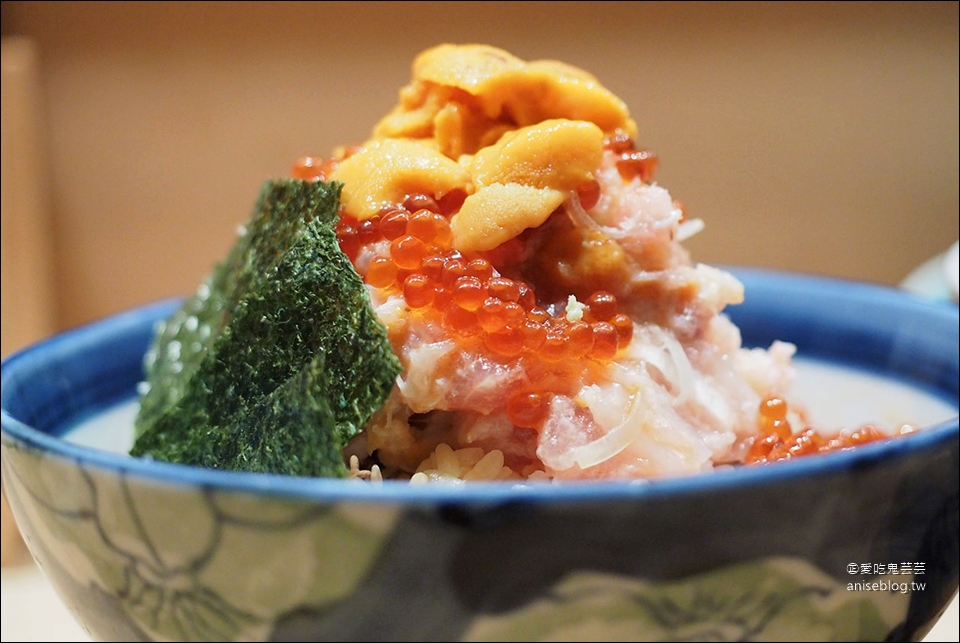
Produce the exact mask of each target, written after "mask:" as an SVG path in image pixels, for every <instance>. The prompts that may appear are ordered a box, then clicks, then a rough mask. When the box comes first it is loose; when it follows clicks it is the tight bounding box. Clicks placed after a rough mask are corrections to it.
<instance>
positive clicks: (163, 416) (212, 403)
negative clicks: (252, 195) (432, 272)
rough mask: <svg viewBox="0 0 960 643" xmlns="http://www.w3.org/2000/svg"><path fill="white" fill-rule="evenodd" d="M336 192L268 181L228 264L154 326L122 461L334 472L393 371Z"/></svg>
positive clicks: (335, 187) (396, 368)
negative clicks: (342, 235)
mask: <svg viewBox="0 0 960 643" xmlns="http://www.w3.org/2000/svg"><path fill="white" fill-rule="evenodd" d="M340 189H341V186H340V185H339V184H336V183H324V182H319V181H317V182H307V181H299V180H293V179H290V180H277V181H269V182H267V183H266V184H265V185H264V186H263V188H262V189H261V191H260V195H259V198H258V200H257V205H256V207H255V209H254V212H253V214H252V216H251V218H250V220H249V222H248V223H247V225H246V226H245V228H244V229H242V231H241V233H240V236H239V238H238V239H237V241H236V243H235V244H234V246H233V248H231V250H230V252H229V254H228V256H227V257H226V259H225V260H224V261H223V262H221V263H220V264H218V265H217V266H216V267H215V268H214V270H213V271H212V272H211V274H210V275H209V276H208V278H207V279H206V280H205V281H204V283H203V284H201V286H200V287H199V288H198V290H197V292H196V293H195V294H194V295H193V296H191V297H189V298H188V299H186V300H185V301H184V303H183V305H182V306H181V307H180V308H179V309H178V310H177V311H176V312H175V313H174V314H173V315H172V316H171V317H170V318H169V319H168V320H166V321H165V322H164V323H163V324H160V325H159V327H158V328H157V330H156V333H155V337H154V340H153V343H152V345H151V347H150V350H149V351H148V353H147V356H146V358H145V362H144V366H145V382H146V384H147V385H148V386H147V389H146V391H145V392H144V393H143V394H142V395H141V398H140V409H139V412H138V415H137V419H136V436H137V437H136V441H135V443H134V446H133V448H132V450H131V455H135V456H149V457H152V458H155V459H158V460H165V461H169V462H178V463H184V464H192V465H199V466H203V467H212V468H217V469H232V470H243V471H256V472H269V473H283V474H290V475H302V476H322V477H343V476H345V475H346V474H347V467H346V465H345V463H344V460H343V455H342V450H343V448H344V446H346V444H347V442H349V441H350V439H351V438H352V437H353V436H355V435H356V434H357V433H359V432H360V431H361V430H362V428H363V426H364V425H365V423H366V422H367V420H368V419H369V418H370V416H371V415H372V414H373V413H374V412H375V411H376V410H378V409H379V408H380V407H381V406H382V404H383V402H384V401H385V400H386V398H387V396H388V395H389V393H390V390H391V388H392V386H393V384H394V381H395V378H396V376H397V375H398V374H399V373H400V362H399V360H398V359H397V357H396V356H395V355H394V354H393V352H392V350H391V347H390V343H389V341H388V339H387V336H386V330H385V329H384V327H383V326H382V325H381V324H380V322H379V321H378V320H377V318H376V314H375V313H374V311H373V309H372V307H371V305H370V301H369V298H368V296H367V292H366V289H365V287H364V285H363V281H362V279H361V278H360V276H359V275H358V274H357V272H356V271H355V269H354V268H353V265H352V264H351V263H350V261H349V259H348V258H347V257H346V255H344V254H343V252H342V251H341V250H340V247H339V245H338V242H337V237H336V233H335V231H334V226H335V224H336V221H337V208H338V207H339V197H340Z"/></svg>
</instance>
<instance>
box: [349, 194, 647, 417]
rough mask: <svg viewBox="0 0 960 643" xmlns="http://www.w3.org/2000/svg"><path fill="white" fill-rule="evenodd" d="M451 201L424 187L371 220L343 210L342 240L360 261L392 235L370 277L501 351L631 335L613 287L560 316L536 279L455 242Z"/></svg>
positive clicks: (577, 352) (544, 354)
mask: <svg viewBox="0 0 960 643" xmlns="http://www.w3.org/2000/svg"><path fill="white" fill-rule="evenodd" d="M444 205H445V204H443V203H442V202H440V203H438V202H437V201H435V200H434V199H432V198H431V197H429V196H425V195H422V194H421V195H415V196H411V197H409V198H408V199H407V200H406V201H405V202H404V203H403V204H402V205H397V206H392V207H387V208H383V209H382V210H381V211H380V212H379V213H378V214H377V215H375V216H373V217H371V218H369V219H366V220H363V221H359V220H357V219H356V218H354V217H352V216H350V215H349V214H343V215H342V217H341V219H340V221H339V223H338V224H337V227H336V232H337V238H338V239H339V241H340V247H341V249H342V250H343V251H344V253H345V254H346V255H347V256H348V257H350V259H351V261H353V262H354V263H355V264H356V259H357V255H358V253H359V251H360V249H361V248H362V247H364V246H367V245H369V244H371V243H378V242H381V241H384V240H385V241H389V242H390V246H389V248H390V249H389V256H384V255H380V256H377V257H375V258H374V259H372V260H371V261H370V263H369V265H368V266H367V268H366V271H365V274H364V278H365V280H366V282H367V283H368V284H370V285H371V286H374V287H375V288H382V289H387V290H392V291H394V292H397V293H399V294H401V295H402V296H403V298H404V300H405V301H406V303H407V305H408V306H410V307H411V308H415V309H428V308H429V309H433V310H434V311H435V312H436V314H437V315H438V316H439V318H440V320H441V323H442V324H443V326H444V327H445V328H446V329H447V330H448V331H450V333H451V334H452V335H454V336H457V337H461V338H473V337H475V338H478V339H481V340H482V341H483V343H484V345H485V346H486V347H487V348H488V349H489V350H490V351H491V352H493V353H495V354H498V355H501V356H505V357H516V356H518V355H521V354H522V353H531V354H533V355H536V356H538V357H539V358H540V359H541V360H543V361H544V362H547V363H556V362H560V361H562V360H566V359H571V358H579V357H592V358H595V359H601V360H605V359H610V358H612V357H613V356H614V355H616V353H617V351H618V350H619V349H620V348H622V347H624V346H625V345H626V344H628V343H629V342H630V339H631V338H632V335H633V322H632V320H631V319H630V318H629V317H627V316H626V315H623V314H621V313H618V312H617V300H616V298H615V297H614V296H613V295H612V294H610V293H608V292H603V291H601V292H596V293H594V294H593V295H592V296H591V297H590V298H588V299H587V301H585V302H583V303H584V306H585V307H584V314H583V316H582V318H581V319H577V320H570V319H568V318H567V316H566V315H552V314H550V313H549V312H548V311H547V310H546V309H545V308H543V307H541V306H539V305H538V304H537V301H536V297H535V294H534V292H533V289H532V288H531V287H530V285H529V284H527V283H526V282H524V281H522V280H518V279H511V278H509V277H505V276H503V275H502V274H500V272H499V271H498V270H497V269H496V268H495V267H494V266H493V265H492V264H491V263H490V261H488V260H487V259H485V258H483V257H480V256H466V255H464V254H463V253H461V252H460V251H458V250H456V249H455V248H452V247H451V245H450V240H451V234H450V221H449V219H448V215H447V213H445V212H444V210H445V207H444ZM448 207H449V206H448ZM520 414H521V415H522V413H520ZM529 424H530V422H529V421H526V422H522V423H518V425H520V426H524V425H529Z"/></svg>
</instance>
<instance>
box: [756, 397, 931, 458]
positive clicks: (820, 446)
mask: <svg viewBox="0 0 960 643" xmlns="http://www.w3.org/2000/svg"><path fill="white" fill-rule="evenodd" d="M787 412H788V408H787V403H786V401H785V400H783V399H782V398H779V397H771V398H768V399H765V400H763V401H762V402H761V403H760V412H759V418H760V432H759V434H758V435H757V436H756V438H754V441H753V444H752V445H751V446H750V449H749V451H748V452H747V456H746V458H745V459H744V463H745V464H762V463H765V462H776V461H778V460H789V459H791V458H796V457H799V456H804V455H810V454H814V453H826V452H828V451H836V450H838V449H845V448H848V447H853V446H857V445H859V444H866V443H868V442H876V441H877V440H883V439H886V438H889V437H892V436H891V435H889V434H887V433H885V432H883V431H881V430H880V429H878V428H876V427H874V426H871V425H869V424H867V425H864V426H861V427H859V428H857V429H855V430H853V431H841V432H840V433H838V434H837V435H835V436H833V437H826V436H824V435H822V434H821V433H820V432H819V431H817V429H815V428H812V427H807V428H805V429H803V430H802V431H799V432H797V433H794V432H793V428H792V427H791V425H790V420H789V419H788V417H787ZM913 431H914V429H913V427H911V426H909V425H903V426H902V427H900V430H899V431H898V434H899V435H906V434H908V433H912V432H913Z"/></svg>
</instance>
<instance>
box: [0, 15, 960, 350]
mask: <svg viewBox="0 0 960 643" xmlns="http://www.w3.org/2000/svg"><path fill="white" fill-rule="evenodd" d="M2 7H3V9H2V30H3V40H4V45H3V46H4V49H3V70H4V72H3V73H4V86H3V329H4V345H3V353H4V354H7V353H8V352H9V350H11V349H12V348H13V347H14V346H15V345H19V344H20V343H22V342H24V341H29V340H30V339H32V338H33V336H34V335H37V334H38V333H40V334H46V333H48V332H52V331H55V330H60V329H63V328H66V327H71V326H75V325H77V324H81V323H85V322H87V321H91V320H93V319H96V318H99V317H102V316H104V315H107V314H110V313H112V312H115V311H118V310H120V309H124V308H127V307H130V306H134V305H137V304H141V303H144V302H148V301H151V300H154V299H157V298H162V297H167V296H171V295H181V294H185V293H188V292H191V291H192V290H193V288H194V287H195V286H196V284H197V283H198V282H199V281H200V280H201V279H202V278H203V276H204V275H205V274H206V273H207V271H208V270H209V269H210V267H211V265H212V263H213V262H215V261H216V260H218V259H219V258H221V257H222V256H223V255H224V254H225V252H226V251H227V249H228V248H229V246H230V245H231V243H232V242H233V239H234V235H235V232H236V228H237V225H238V224H240V223H241V222H243V221H245V220H246V218H247V216H248V215H249V214H250V212H251V209H252V207H253V203H254V200H255V198H256V195H257V192H258V190H259V187H260V185H261V183H262V182H263V181H264V180H266V179H268V178H273V177H277V176H284V175H286V174H287V173H288V172H289V170H290V168H291V166H292V164H293V162H294V161H295V160H296V159H297V158H298V157H299V156H301V155H304V154H315V155H321V156H325V155H327V154H329V152H331V151H332V149H333V147H334V146H336V145H339V144H343V143H353V142H360V141H362V140H364V139H365V138H367V136H368V135H369V134H370V131H371V128H372V127H373V124H374V123H375V122H376V121H377V120H378V119H379V118H380V117H381V116H382V115H384V114H385V113H386V112H387V111H388V110H389V109H390V108H391V107H392V106H393V105H394V104H395V103H396V101H397V92H398V90H399V89H400V87H401V86H403V85H404V84H406V83H407V81H408V80H409V78H410V66H411V62H412V60H413V58H414V56H415V55H416V54H417V53H418V52H420V51H421V50H423V49H424V48H426V47H429V46H432V45H434V44H438V43H440V42H484V43H488V44H492V45H496V46H499V47H502V48H504V49H507V50H508V51H510V52H512V53H514V54H515V55H517V56H519V57H521V58H524V59H537V58H556V59H559V60H562V61H564V62H568V63H571V64H574V65H577V66H580V67H582V68H584V69H586V70H587V71H590V72H591V73H593V74H594V75H596V76H597V77H598V78H599V79H600V81H601V82H602V83H603V84H604V85H606V86H607V87H608V88H609V89H610V90H612V91H613V92H614V93H616V94H618V95H619V96H620V97H621V98H623V99H624V101H625V102H626V103H627V105H628V106H629V108H630V109H631V112H632V114H633V115H634V117H635V119H636V120H637V122H638V124H639V128H640V137H639V139H640V140H639V144H641V145H643V146H645V147H649V148H652V149H653V150H654V151H656V152H657V153H658V154H659V156H660V169H659V172H658V175H657V178H658V181H659V183H660V184H661V185H662V186H664V187H666V188H667V189H668V190H669V191H670V192H671V194H672V195H673V196H674V197H675V198H678V199H680V200H682V201H683V202H684V203H685V204H686V206H687V208H688V210H689V212H690V214H691V215H692V216H696V217H700V218H702V219H704V221H705V222H706V225H707V227H706V230H705V231H704V232H702V233H701V234H699V235H698V236H697V237H695V238H694V239H692V240H691V241H689V242H688V244H687V245H688V247H689V248H690V250H691V252H692V253H693V257H694V259H695V260H699V261H704V262H708V263H720V264H738V265H749V266H762V267H767V268H774V269H785V270H797V271H804V272H813V273H819V274H825V275H831V276H839V277H844V278H852V279H859V280H867V281H873V282H879V283H884V284H897V283H898V282H899V281H900V280H901V279H903V278H904V276H905V275H906V274H907V273H908V272H909V271H910V270H911V269H912V268H914V267H915V266H916V265H917V264H919V263H920V262H921V261H923V260H924V259H926V258H929V257H931V256H933V255H935V254H937V253H939V252H942V251H943V250H945V249H946V248H947V247H948V246H949V245H950V243H951V242H952V241H954V240H956V238H957V236H958V218H957V212H958V116H957V114H958V3H957V2H899V3H898V2H850V3H843V2H826V3H818V2H812V3H811V2H797V3H792V2H745V3H740V2H734V3H727V2H703V3H701V2H505V3H490V2H363V3H360V2H305V3H304V2H119V3H118V2H3V4H2ZM15 327H16V328H20V330H19V331H15ZM8 329H9V330H8ZM14 332H18V334H17V336H16V337H13V338H12V339H9V341H8V337H9V336H10V335H11V333H14Z"/></svg>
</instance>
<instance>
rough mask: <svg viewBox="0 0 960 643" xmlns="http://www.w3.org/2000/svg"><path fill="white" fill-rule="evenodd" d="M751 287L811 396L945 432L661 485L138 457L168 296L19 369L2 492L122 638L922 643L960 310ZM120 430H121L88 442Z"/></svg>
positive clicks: (953, 409) (63, 579)
mask: <svg viewBox="0 0 960 643" xmlns="http://www.w3.org/2000/svg"><path fill="white" fill-rule="evenodd" d="M734 272H735V274H736V275H737V276H738V277H739V278H740V279H741V280H742V281H743V282H744V285H745V287H746V303H744V304H742V305H740V306H736V307H733V308H731V309H729V313H730V315H731V317H732V318H733V320H734V322H735V323H736V324H737V325H738V326H740V328H741V331H742V333H743V337H744V343H745V344H747V345H757V346H766V345H769V343H770V342H771V341H772V340H774V339H783V340H787V341H790V342H793V343H795V344H796V345H797V347H798V356H800V357H801V358H804V359H809V360H812V362H813V363H815V364H818V365H820V366H826V367H827V371H818V370H813V371H810V372H811V373H813V374H814V375H811V376H810V377H808V382H807V384H808V387H809V389H810V390H811V391H816V390H817V389H818V386H819V387H820V389H821V390H822V389H829V390H828V391H826V392H827V393H829V395H835V396H839V397H837V398H836V399H840V400H842V401H841V402H839V403H836V402H835V404H839V405H840V406H844V405H845V404H847V403H849V404H850V405H853V406H856V405H857V404H858V403H860V402H863V401H864V400H865V399H866V398H869V397H871V396H872V398H873V399H874V400H876V399H880V400H881V401H882V403H881V405H883V404H887V403H893V402H894V401H895V400H896V399H904V400H907V404H908V405H910V404H917V406H915V407H913V408H914V409H921V408H922V409H926V410H923V411H918V412H919V413H926V412H928V411H929V410H930V409H934V410H933V411H930V412H931V413H932V415H930V418H931V419H930V422H929V424H930V426H927V427H926V428H925V429H924V430H922V431H919V432H917V433H914V434H911V435H906V436H902V437H897V438H893V439H890V440H887V441H883V442H878V443H872V444H867V445H863V446H859V447H856V448H853V449H848V450H844V451H840V452H834V453H829V454H825V455H819V456H811V457H808V458H801V459H798V460H793V461H790V462H785V463H777V464H772V465H765V466H756V467H746V468H732V469H728V470H718V471H716V472H713V473H709V474H702V475H699V476H693V477H688V478H682V479H670V480H659V481H654V482H640V483H624V482H591V483H566V484H562V485H549V484H539V485H526V486H524V485H510V484H506V483H496V484H495V483H470V484H466V485H458V486H454V485H422V486H415V485H409V484H406V483H402V482H391V481H387V482H384V483H383V484H369V483H362V482H358V481H348V480H328V479H304V478H293V477H284V476H273V475H262V474H245V473H235V472H224V471H215V470H205V469H200V468H194V467H188V466H181V465H172V464H168V463H162V462H154V461H147V460H141V459H134V458H131V457H129V456H126V455H124V453H123V452H124V450H125V448H126V446H125V445H128V444H129V441H130V440H131V439H132V438H131V437H130V435H131V433H132V428H130V426H129V424H130V419H131V418H132V412H134V411H135V395H136V385H137V383H138V381H139V380H140V379H141V377H142V358H143V354H144V351H145V350H146V348H147V345H148V342H149V341H150V336H151V332H152V328H153V325H154V323H155V322H156V321H157V320H160V319H162V318H164V317H166V316H167V315H169V314H170V313H171V312H172V311H173V310H174V308H175V307H176V305H177V304H178V302H176V301H166V302H160V303H157V304H154V305H150V306H146V307H143V308H139V309H136V310H132V311H129V312H126V313H123V314H120V315H117V316H114V317H111V318H108V319H105V320H103V321H99V322H97V323H94V324H91V325H88V326H85V327H83V328H79V329H76V330H72V331H70V332H67V333H64V334H62V335H59V336H57V337H54V338H51V339H49V340H47V341H44V342H42V343H39V344H37V345H35V346H32V347H30V348H28V349H26V350H24V351H22V352H20V353H18V354H16V355H13V356H11V357H10V358H9V359H7V360H6V361H4V362H3V368H2V426H3V434H2V462H3V484H4V490H5V492H6V494H7V496H8V499H9V502H10V505H11V507H12V509H13V512H14V515H15V516H16V519H17V522H18V524H19V526H20V528H21V531H22V533H23V535H24V539H25V541H26V543H27V545H28V547H29V549H30V551H31V553H32V554H33V556H34V557H35V558H36V560H37V561H38V563H39V564H40V566H41V567H42V569H43V570H44V572H45V573H46V575H47V576H48V577H49V579H50V580H51V581H52V583H53V585H54V586H55V588H56V589H57V591H58V592H59V593H60V595H61V596H62V598H63V599H64V601H65V602H66V604H67V605H68V606H69V607H70V608H71V610H72V611H73V613H74V614H75V615H76V617H77V619H78V621H79V622H80V623H81V624H82V625H83V627H84V628H86V630H87V631H88V632H89V633H90V634H91V635H92V636H93V637H94V638H95V639H100V640H124V641H134V640H216V641H230V640H276V641H298V640H340V641H345V640H368V641H373V640H390V641H404V640H418V641H427V640H443V641H455V640H469V641H481V640H543V639H549V640H568V641H574V640H667V639H690V640H795V641H801V640H918V639H920V638H922V637H923V636H924V634H925V633H926V632H928V631H929V629H930V628H931V627H932V626H933V624H934V623H935V622H936V620H937V618H938V617H939V615H940V614H941V612H942V611H943V610H944V609H945V607H946V606H947V604H948V603H949V601H950V600H951V598H952V597H953V596H954V595H955V594H956V592H957V586H958V493H960V492H958V487H960V483H958V471H960V465H958V462H960V459H958V421H957V401H958V339H957V338H958V316H957V308H956V306H953V305H946V304H940V303H934V302H930V301H925V300H923V299H920V298H918V297H914V296H912V295H910V294H908V293H904V292H902V291H897V290H894V289H891V288H885V287H881V286H874V285H868V284H861V283H854V282H846V281H836V280H829V279H824V278H817V277H808V276H800V275H791V274H781V273H773V272H763V271H752V270H735V271H734ZM838 369H839V370H838ZM824 373H829V374H830V378H831V379H829V380H825V379H824V380H821V379H820V378H821V377H825V375H824ZM838 373H839V375H838ZM846 382H851V386H850V388H849V389H844V387H845V386H846V384H845V383H846ZM853 382H856V384H855V385H854V384H852V383H853ZM829 395H828V396H827V397H829ZM827 397H825V398H824V399H827ZM867 404H868V406H869V405H871V404H872V405H874V406H876V405H877V403H876V402H874V401H870V400H867ZM911 412H912V411H911ZM103 413H107V414H108V416H110V415H111V414H112V416H113V417H114V419H115V420H116V421H117V423H118V426H120V427H121V429H122V430H121V431H120V432H119V433H113V434H109V436H108V438H107V439H106V440H105V441H102V442H100V443H92V442H90V441H89V440H87V438H82V439H81V438H78V437H77V436H78V435H79V434H78V432H77V430H76V427H77V426H78V425H89V423H88V421H89V420H91V418H97V417H99V416H101V415H102V414H103ZM67 433H69V435H68V436H67V437H65V434H67Z"/></svg>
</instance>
